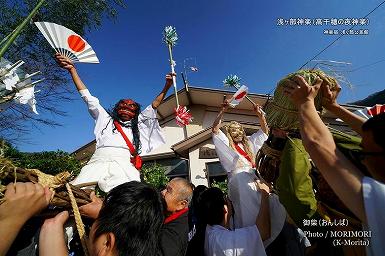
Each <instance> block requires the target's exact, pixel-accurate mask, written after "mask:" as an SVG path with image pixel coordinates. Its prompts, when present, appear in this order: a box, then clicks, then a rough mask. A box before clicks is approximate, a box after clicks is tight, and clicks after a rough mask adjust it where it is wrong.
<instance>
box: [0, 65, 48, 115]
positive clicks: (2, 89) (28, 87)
mask: <svg viewBox="0 0 385 256" xmlns="http://www.w3.org/2000/svg"><path fill="white" fill-rule="evenodd" d="M23 64H24V61H22V60H19V61H17V62H15V63H11V62H9V61H8V60H6V59H4V58H2V59H1V61H0V105H1V106H0V111H1V110H3V109H5V108H6V107H7V106H8V105H9V104H10V103H11V101H14V102H16V103H19V104H28V105H29V106H30V107H31V110H32V111H33V112H34V113H35V114H38V113H37V110H36V100H35V85H36V84H37V83H40V82H41V81H43V79H40V80H32V77H33V76H35V75H38V74H39V73H40V72H39V71H37V72H35V73H33V74H26V73H25V72H24V71H23V70H22V69H21V68H20V66H22V65H23Z"/></svg>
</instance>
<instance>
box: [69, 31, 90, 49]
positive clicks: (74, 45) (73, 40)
mask: <svg viewBox="0 0 385 256" xmlns="http://www.w3.org/2000/svg"><path fill="white" fill-rule="evenodd" d="M67 42H68V46H69V47H70V48H71V50H73V51H75V52H81V51H83V50H84V48H85V47H86V43H85V42H84V40H83V39H82V38H81V37H80V36H77V35H70V36H69V37H68V39H67Z"/></svg>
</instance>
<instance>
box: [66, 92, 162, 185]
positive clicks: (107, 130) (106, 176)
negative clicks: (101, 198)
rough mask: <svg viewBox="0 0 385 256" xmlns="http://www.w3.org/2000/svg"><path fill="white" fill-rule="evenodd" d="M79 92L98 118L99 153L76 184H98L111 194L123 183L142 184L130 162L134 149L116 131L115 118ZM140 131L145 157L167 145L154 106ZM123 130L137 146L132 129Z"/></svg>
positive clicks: (147, 111) (144, 114)
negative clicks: (136, 182) (113, 189)
mask: <svg viewBox="0 0 385 256" xmlns="http://www.w3.org/2000/svg"><path fill="white" fill-rule="evenodd" d="M79 92H80V95H81V96H82V98H83V100H84V101H85V103H86V104H87V106H88V111H89V112H90V114H91V116H92V118H94V119H95V129H94V134H95V137H96V151H95V153H94V154H93V156H92V157H91V159H90V160H89V162H88V163H87V165H86V166H84V167H83V168H82V170H81V172H80V174H79V175H78V176H77V177H76V178H75V180H74V181H73V182H72V183H73V184H74V185H76V184H81V183H87V182H98V185H99V187H100V189H101V190H103V191H105V192H108V191H110V190H111V189H112V188H114V187H116V186H118V185H120V184H122V183H125V182H128V181H133V180H136V181H140V175H139V171H138V170H137V169H136V168H135V167H134V166H133V165H132V163H131V162H130V157H131V153H130V150H129V149H128V146H127V144H126V142H125V140H124V139H123V137H122V135H121V134H120V133H119V132H118V130H116V129H114V125H113V120H112V118H111V116H110V115H109V114H108V113H107V111H106V110H105V109H104V108H103V107H102V106H101V105H100V103H99V100H98V99H97V98H96V97H94V96H92V95H91V94H90V92H89V91H88V90H81V91H79ZM138 128H139V133H140V142H141V145H142V147H141V151H142V153H141V155H145V154H148V153H149V152H150V151H152V150H154V149H155V148H157V147H158V146H160V145H162V144H164V143H165V140H164V136H163V134H162V132H161V128H160V126H159V123H158V120H157V118H156V110H154V109H153V108H152V106H151V105H150V106H148V107H147V108H146V109H144V110H143V111H142V112H141V113H140V114H139V117H138ZM122 129H123V131H124V133H125V134H126V135H127V137H128V138H129V140H130V141H131V142H132V143H133V135H132V130H131V128H127V127H122Z"/></svg>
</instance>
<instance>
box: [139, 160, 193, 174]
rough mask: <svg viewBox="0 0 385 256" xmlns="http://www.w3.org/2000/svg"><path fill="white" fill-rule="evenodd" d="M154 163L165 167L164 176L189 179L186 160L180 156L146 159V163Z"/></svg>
mask: <svg viewBox="0 0 385 256" xmlns="http://www.w3.org/2000/svg"><path fill="white" fill-rule="evenodd" d="M147 163H149V164H151V163H156V164H160V165H162V166H164V167H165V168H166V173H165V174H166V176H167V177H169V178H174V177H181V178H185V179H189V168H188V160H186V159H182V158H166V159H159V160H153V161H146V164H147Z"/></svg>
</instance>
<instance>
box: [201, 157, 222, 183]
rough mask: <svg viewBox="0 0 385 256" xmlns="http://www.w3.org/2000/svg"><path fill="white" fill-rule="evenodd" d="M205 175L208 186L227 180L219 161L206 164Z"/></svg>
mask: <svg viewBox="0 0 385 256" xmlns="http://www.w3.org/2000/svg"><path fill="white" fill-rule="evenodd" d="M206 173H207V179H208V182H209V184H210V185H211V184H212V183H213V182H214V181H215V182H224V181H226V179H227V172H226V170H225V169H224V168H223V167H222V165H221V163H220V162H219V161H218V162H211V163H206Z"/></svg>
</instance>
